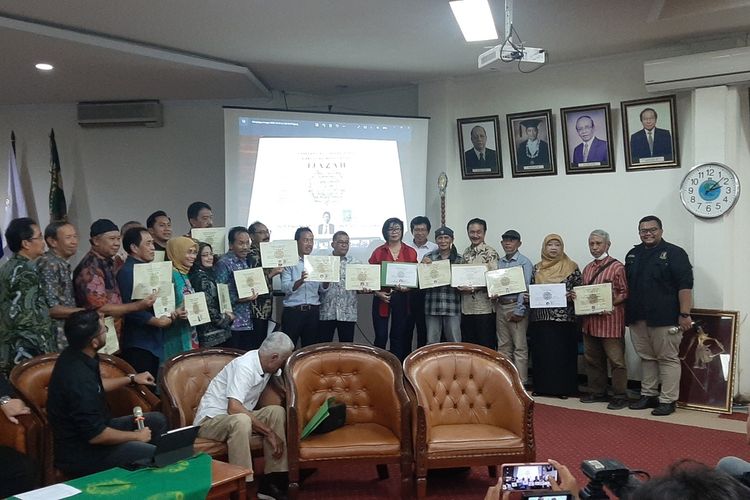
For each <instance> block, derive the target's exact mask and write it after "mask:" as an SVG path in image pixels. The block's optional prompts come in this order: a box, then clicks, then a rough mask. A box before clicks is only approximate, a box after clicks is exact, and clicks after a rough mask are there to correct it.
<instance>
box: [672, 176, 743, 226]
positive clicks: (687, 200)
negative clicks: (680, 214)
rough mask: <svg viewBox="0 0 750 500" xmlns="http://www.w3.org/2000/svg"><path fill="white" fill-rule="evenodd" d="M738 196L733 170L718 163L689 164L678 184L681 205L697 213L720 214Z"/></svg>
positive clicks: (731, 204)
mask: <svg viewBox="0 0 750 500" xmlns="http://www.w3.org/2000/svg"><path fill="white" fill-rule="evenodd" d="M739 196H740V180H739V178H737V174H735V173H734V171H733V170H732V169H731V168H729V167H727V166H726V165H722V164H721V163H704V164H702V165H698V166H697V167H693V169H692V170H690V172H688V173H687V175H685V178H684V179H683V180H682V185H681V186H680V199H682V204H683V205H685V208H686V209H687V210H688V211H689V212H690V213H692V214H693V215H696V216H698V217H703V218H715V217H721V216H722V215H724V214H725V213H727V212H728V211H729V209H731V208H732V207H733V206H734V204H735V202H736V201H737V198H738V197H739Z"/></svg>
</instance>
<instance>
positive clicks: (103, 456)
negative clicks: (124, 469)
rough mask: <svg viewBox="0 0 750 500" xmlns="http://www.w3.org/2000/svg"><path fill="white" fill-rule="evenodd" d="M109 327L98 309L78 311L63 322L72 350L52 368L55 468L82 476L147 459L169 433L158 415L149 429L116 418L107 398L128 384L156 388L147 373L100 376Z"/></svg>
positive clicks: (149, 416)
mask: <svg viewBox="0 0 750 500" xmlns="http://www.w3.org/2000/svg"><path fill="white" fill-rule="evenodd" d="M106 333H107V329H106V327H105V326H104V321H103V320H102V318H101V317H100V316H99V313H97V312H96V311H78V312H76V313H73V315H71V316H70V317H69V318H68V319H66V320H65V338H66V339H67V340H68V344H69V345H68V347H67V348H66V349H65V350H64V351H63V352H62V353H61V354H60V357H59V358H57V362H56V363H55V368H54V369H53V370H52V376H51V378H50V382H49V389H48V397H47V416H48V418H49V422H50V425H51V426H52V436H53V437H54V451H55V466H56V467H57V468H59V469H61V470H62V471H63V472H65V473H66V474H68V475H73V476H81V475H86V474H92V473H94V472H99V471H103V470H106V469H110V468H112V467H119V466H123V465H128V464H131V463H133V462H135V461H137V460H142V459H149V458H151V457H153V456H154V452H155V451H156V440H157V439H158V438H159V437H160V436H161V435H162V434H163V433H164V432H166V430H167V420H166V418H165V417H164V415H162V414H161V413H159V412H148V413H145V414H144V418H145V422H144V423H145V427H144V428H143V429H141V430H138V429H137V428H136V425H135V423H134V422H133V416H132V415H127V416H124V417H117V418H112V417H111V415H110V414H109V408H108V405H107V398H106V394H105V393H107V392H109V391H114V390H116V389H119V388H121V387H125V386H127V385H129V384H131V385H132V384H142V385H154V377H153V376H152V375H151V374H150V373H149V372H141V373H137V374H136V373H131V374H128V375H127V376H122V377H112V378H104V379H103V378H102V376H101V373H100V368H99V356H98V355H97V351H98V350H99V349H101V348H102V347H104V346H105V344H106V343H107V336H106Z"/></svg>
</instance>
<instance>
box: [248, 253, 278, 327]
mask: <svg viewBox="0 0 750 500" xmlns="http://www.w3.org/2000/svg"><path fill="white" fill-rule="evenodd" d="M247 265H248V267H250V268H251V269H252V268H255V267H261V265H262V262H261V260H260V247H256V246H251V247H250V252H249V253H248V254H247ZM270 271H271V270H270V269H264V270H263V274H265V275H266V281H267V284H268V289H269V290H271V289H273V283H272V280H270V279H268V273H269V272H270ZM272 313H273V297H272V296H271V294H270V293H265V294H263V295H259V296H258V298H257V299H255V300H253V301H252V302H250V314H251V315H252V317H253V318H258V319H269V318H270V317H271V314H272Z"/></svg>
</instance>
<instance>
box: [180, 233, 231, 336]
mask: <svg viewBox="0 0 750 500" xmlns="http://www.w3.org/2000/svg"><path fill="white" fill-rule="evenodd" d="M188 277H189V278H190V283H191V284H192V285H193V289H194V290H195V291H196V292H203V293H205V294H206V305H207V306H208V315H209V316H210V317H211V321H210V322H209V323H204V324H202V325H198V326H197V327H196V331H197V332H198V343H199V344H200V346H201V347H214V346H217V345H219V344H223V343H224V342H226V341H227V340H229V339H230V338H232V331H231V329H230V328H231V326H232V321H234V314H233V313H231V312H226V313H224V314H222V312H221V307H220V306H219V292H218V289H217V287H216V278H215V277H214V254H213V249H212V248H211V245H209V244H208V243H199V244H198V258H197V259H195V262H194V263H193V267H191V268H190V273H189V275H188Z"/></svg>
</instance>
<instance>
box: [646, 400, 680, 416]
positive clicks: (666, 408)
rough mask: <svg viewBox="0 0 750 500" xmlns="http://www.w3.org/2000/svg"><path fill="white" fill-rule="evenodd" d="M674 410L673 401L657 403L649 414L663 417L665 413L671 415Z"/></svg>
mask: <svg viewBox="0 0 750 500" xmlns="http://www.w3.org/2000/svg"><path fill="white" fill-rule="evenodd" d="M674 410H675V403H674V401H673V402H671V403H659V405H658V406H657V407H656V408H654V409H653V410H652V411H651V415H656V416H657V417H664V416H666V415H671V414H672V413H674Z"/></svg>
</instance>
